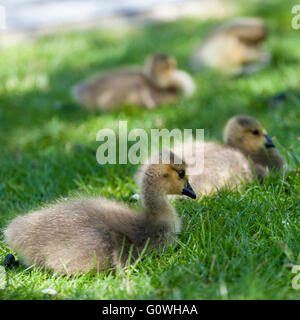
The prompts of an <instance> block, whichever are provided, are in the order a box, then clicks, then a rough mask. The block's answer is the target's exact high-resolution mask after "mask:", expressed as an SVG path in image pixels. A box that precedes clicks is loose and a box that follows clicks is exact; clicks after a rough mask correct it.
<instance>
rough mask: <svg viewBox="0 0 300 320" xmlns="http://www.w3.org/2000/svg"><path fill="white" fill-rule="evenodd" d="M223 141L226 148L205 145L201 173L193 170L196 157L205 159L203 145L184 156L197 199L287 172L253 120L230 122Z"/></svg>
mask: <svg viewBox="0 0 300 320" xmlns="http://www.w3.org/2000/svg"><path fill="white" fill-rule="evenodd" d="M224 141H225V144H221V143H216V142H208V143H204V155H203V156H204V169H203V171H202V172H200V171H199V172H197V171H195V169H193V166H192V164H193V163H194V162H195V157H199V156H202V154H201V153H200V151H202V149H201V147H200V144H198V145H197V144H196V143H193V144H191V145H190V148H187V150H190V152H186V153H185V154H184V160H185V162H186V163H187V165H188V169H187V172H188V174H189V175H190V183H191V185H192V187H193V189H194V190H195V192H196V193H197V195H208V194H210V193H213V192H217V190H219V189H221V188H223V187H227V188H231V189H234V188H236V187H239V186H241V184H242V183H243V182H246V181H253V180H254V179H255V177H256V176H257V177H258V179H260V180H261V181H262V180H263V179H264V177H266V176H267V175H268V174H269V173H270V171H272V170H279V171H281V172H283V171H284V170H285V168H286V163H285V161H284V159H283V158H282V156H281V154H280V153H279V151H278V150H277V149H276V148H275V145H274V144H273V142H272V140H271V138H270V137H269V136H268V135H267V132H266V130H265V129H264V128H263V126H262V125H261V124H260V123H259V122H258V121H257V120H256V119H255V118H253V117H250V116H236V117H233V118H231V119H230V120H229V121H228V123H227V125H226V127H225V130H224ZM181 148H182V146H177V147H176V148H175V149H174V152H175V153H177V154H179V152H181ZM180 154H181V153H180Z"/></svg>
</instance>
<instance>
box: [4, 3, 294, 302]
mask: <svg viewBox="0 0 300 320" xmlns="http://www.w3.org/2000/svg"><path fill="white" fill-rule="evenodd" d="M254 3H255V2H251V3H250V4H249V5H247V6H246V7H244V8H243V10H245V12H247V14H248V15H250V14H256V15H259V16H262V17H265V18H266V23H267V25H268V26H269V28H270V30H271V32H270V37H269V40H268V42H267V47H268V48H269V50H270V51H271V52H272V53H273V56H274V61H273V63H272V65H271V66H270V67H268V68H266V69H264V70H262V71H261V72H259V73H257V74H255V75H252V76H250V77H245V78H236V79H227V78H225V77H223V76H221V75H218V74H217V73H214V72H208V71H207V72H205V73H201V74H194V75H193V77H194V79H195V81H196V82H197V85H198V90H197V93H196V95H195V96H194V97H193V98H192V99H191V100H189V101H186V100H183V99H182V100H179V101H178V102H177V103H176V104H174V105H172V106H164V107H162V108H160V109H157V110H139V109H137V108H133V107H126V108H125V109H123V110H120V111H116V112H113V113H112V114H109V113H101V114H93V113H90V114H89V113H86V112H84V110H81V109H80V108H77V107H76V106H75V105H73V103H72V101H71V100H70V97H69V94H68V92H69V88H70V86H71V85H72V84H74V83H76V81H78V80H79V79H82V78H83V77H85V76H88V75H90V74H91V73H93V72H94V71H97V70H100V69H109V68H112V67H116V66H123V65H128V64H141V63H142V62H143V60H144V57H145V56H147V55H148V53H149V52H153V51H160V52H170V53H172V54H173V55H174V56H175V57H176V58H177V59H178V61H179V67H180V68H184V69H187V68H188V62H187V61H188V56H189V54H190V52H191V50H192V49H193V48H194V47H195V46H196V45H197V43H198V41H199V39H201V38H202V37H203V36H204V34H205V32H206V31H207V30H209V28H211V27H212V26H214V25H216V23H217V22H216V21H205V22H199V21H195V20H184V21H178V22H175V23H168V24H159V25H149V26H146V27H144V28H141V29H137V30H135V31H134V32H130V33H128V34H126V35H124V34H118V33H105V32H101V31H99V30H89V31H84V32H73V33H68V34H57V35H55V36H47V37H44V38H42V39H40V40H39V41H37V42H36V43H33V44H24V45H20V46H18V47H14V48H6V49H5V50H2V52H1V62H0V63H1V65H0V68H1V74H0V80H1V81H0V121H1V122H0V145H1V158H0V215H1V216H0V217H1V218H0V227H1V228H3V227H5V226H6V225H7V223H8V222H9V221H10V220H11V219H12V218H14V217H15V216H17V215H20V214H24V213H26V212H27V211H29V210H33V209H36V208H38V207H40V206H42V205H44V204H45V203H46V204H47V203H52V202H55V201H57V199H62V198H65V197H73V196H79V195H102V196H107V197H110V198H114V199H117V200H123V201H126V202H129V199H130V196H131V195H132V194H133V193H134V192H136V191H137V187H136V185H135V183H134V181H133V174H134V172H135V170H136V167H135V166H132V165H128V166H124V165H117V166H99V165H98V164H97V162H96V159H95V152H96V149H97V147H98V145H99V144H98V143H97V142H96V140H95V138H96V133H97V131H98V130H99V129H101V128H104V127H112V128H115V127H116V125H117V121H118V120H127V121H128V129H129V130H130V129H132V128H145V129H146V130H150V129H151V128H156V127H166V128H168V129H172V128H181V129H183V128H192V129H195V128H204V129H205V138H206V139H207V140H214V139H215V140H217V139H218V140H220V139H221V137H222V128H223V125H224V123H225V122H226V120H227V119H228V118H229V117H230V116H233V115H235V114H237V113H243V114H250V115H253V116H256V117H257V118H259V119H260V120H261V122H262V123H263V124H264V125H265V126H266V127H267V128H268V131H269V133H270V135H272V136H276V144H277V146H278V148H279V149H280V151H281V152H282V153H283V154H284V156H285V158H286V159H287V161H288V163H289V168H290V172H289V179H288V182H285V181H282V180H281V179H280V177H277V176H275V177H271V178H269V179H268V180H267V181H266V183H265V184H264V185H258V184H256V183H254V184H252V185H247V186H246V187H245V189H244V190H243V191H240V192H236V193H233V192H230V191H226V190H224V191H220V192H219V193H218V194H216V195H213V196H211V197H205V198H203V199H202V200H201V201H198V202H192V201H183V202H174V204H175V206H176V209H177V211H178V212H179V214H180V215H181V216H182V218H183V220H184V227H183V232H182V235H181V237H180V239H179V241H178V244H177V245H176V246H174V247H172V248H170V249H168V250H166V251H165V252H164V253H163V254H162V255H161V256H160V257H157V256H156V254H155V253H152V254H150V255H148V256H147V257H145V258H144V259H143V260H142V261H141V262H140V263H139V264H138V265H137V266H136V267H134V268H132V269H130V270H129V272H127V273H124V272H120V273H117V274H110V273H102V274H97V275H83V276H80V277H75V278H67V277H61V276H57V275H53V274H51V273H49V272H46V271H43V270H40V269H25V268H24V267H22V266H20V267H18V268H16V269H13V270H8V271H7V279H8V285H7V288H6V289H5V290H0V297H1V298H2V299H47V298H53V297H49V296H47V295H44V294H42V293H41V291H42V290H43V289H45V288H49V287H50V288H53V289H55V290H56V291H57V292H58V294H57V296H55V297H54V298H58V299H66V298H67V299H127V298H138V299H165V298H166V299H222V298H224V299H227V298H229V299H298V298H299V297H300V296H299V291H296V290H293V289H292V288H291V279H292V277H293V275H292V274H291V269H290V266H291V264H300V255H299V252H300V251H299V248H300V242H299V240H300V238H299V206H300V205H299V191H300V183H299V180H300V179H299V173H295V172H292V170H293V169H295V168H296V167H297V166H299V159H300V150H299V141H297V137H299V120H300V108H299V107H300V91H299V74H300V65H299V61H300V50H299V49H300V43H299V32H300V31H293V30H291V28H290V18H291V17H290V16H289V14H287V12H288V13H290V8H291V6H292V1H291V2H285V3H281V2H279V1H272V4H271V2H270V3H269V2H268V3H267V4H257V5H255V6H254V5H253V4H254ZM270 12H271V14H270ZM279 91H284V92H286V93H287V99H286V100H285V101H283V102H282V103H281V104H279V105H278V106H277V107H276V108H271V107H268V106H267V103H266V101H267V100H268V97H270V96H272V95H274V94H276V93H277V92H279ZM131 206H133V207H137V208H138V207H139V204H137V205H133V204H131ZM8 252H9V248H7V247H6V246H5V244H4V243H3V242H2V244H1V246H0V260H1V259H3V258H4V256H5V254H7V253H8Z"/></svg>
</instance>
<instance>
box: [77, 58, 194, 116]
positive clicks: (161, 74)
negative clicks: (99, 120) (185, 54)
mask: <svg viewBox="0 0 300 320" xmlns="http://www.w3.org/2000/svg"><path fill="white" fill-rule="evenodd" d="M195 88H196V86H195V83H194V81H193V79H192V78H191V76H190V75H188V74H187V73H186V72H184V71H182V70H177V69H176V60H175V59H174V58H173V57H171V56H169V55H165V54H153V55H151V56H149V57H148V58H147V59H146V62H145V65H144V67H140V68H125V69H117V70H112V71H108V72H106V73H100V74H96V75H95V76H93V77H91V78H88V79H87V80H84V81H83V82H80V83H79V84H77V85H75V86H74V87H73V88H72V90H71V92H72V96H73V99H74V100H75V101H76V102H77V103H78V104H80V105H82V106H83V107H84V108H86V109H88V110H94V111H100V110H105V111H108V110H113V109H117V108H120V107H122V106H123V105H125V104H130V105H136V106H139V107H141V108H147V109H152V108H155V107H157V106H159V105H160V104H163V103H172V102H175V101H176V99H177V98H178V96H179V94H180V93H181V92H182V93H183V95H184V96H185V97H191V96H192V95H193V93H194V91H195Z"/></svg>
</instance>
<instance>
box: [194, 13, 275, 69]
mask: <svg viewBox="0 0 300 320" xmlns="http://www.w3.org/2000/svg"><path fill="white" fill-rule="evenodd" d="M266 38H267V29H266V27H265V24H264V22H263V20H261V19H259V18H246V17H243V18H235V19H233V20H230V21H228V22H226V23H224V24H223V25H221V26H219V27H218V28H216V29H215V30H213V32H211V33H210V34H209V35H208V36H207V37H206V39H204V41H203V43H201V44H200V46H199V47H198V48H196V50H195V51H194V52H193V54H192V56H191V60H190V63H191V68H192V69H193V70H194V71H199V70H200V69H201V68H203V67H209V68H213V69H216V70H219V71H221V72H223V73H226V74H229V75H241V74H248V73H252V72H255V71H258V70H259V69H261V68H262V67H264V66H265V65H267V64H269V63H270V61H271V57H270V54H269V53H268V52H267V51H265V50H264V49H263V48H262V46H261V44H262V42H263V41H264V40H265V39H266Z"/></svg>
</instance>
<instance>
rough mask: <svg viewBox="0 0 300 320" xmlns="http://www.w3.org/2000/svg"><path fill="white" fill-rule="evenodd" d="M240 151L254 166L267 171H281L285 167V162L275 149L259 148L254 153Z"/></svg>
mask: <svg viewBox="0 0 300 320" xmlns="http://www.w3.org/2000/svg"><path fill="white" fill-rule="evenodd" d="M241 151H242V153H243V154H244V155H245V156H246V157H247V158H248V157H249V158H251V160H252V161H253V162H254V163H255V164H259V165H262V166H264V167H268V168H269V169H271V168H275V169H282V168H283V167H284V166H285V161H284V159H283V158H282V156H281V154H280V153H279V151H278V150H277V149H276V148H268V149H266V148H261V149H259V150H257V151H255V152H250V151H247V150H243V149H242V150H241Z"/></svg>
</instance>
